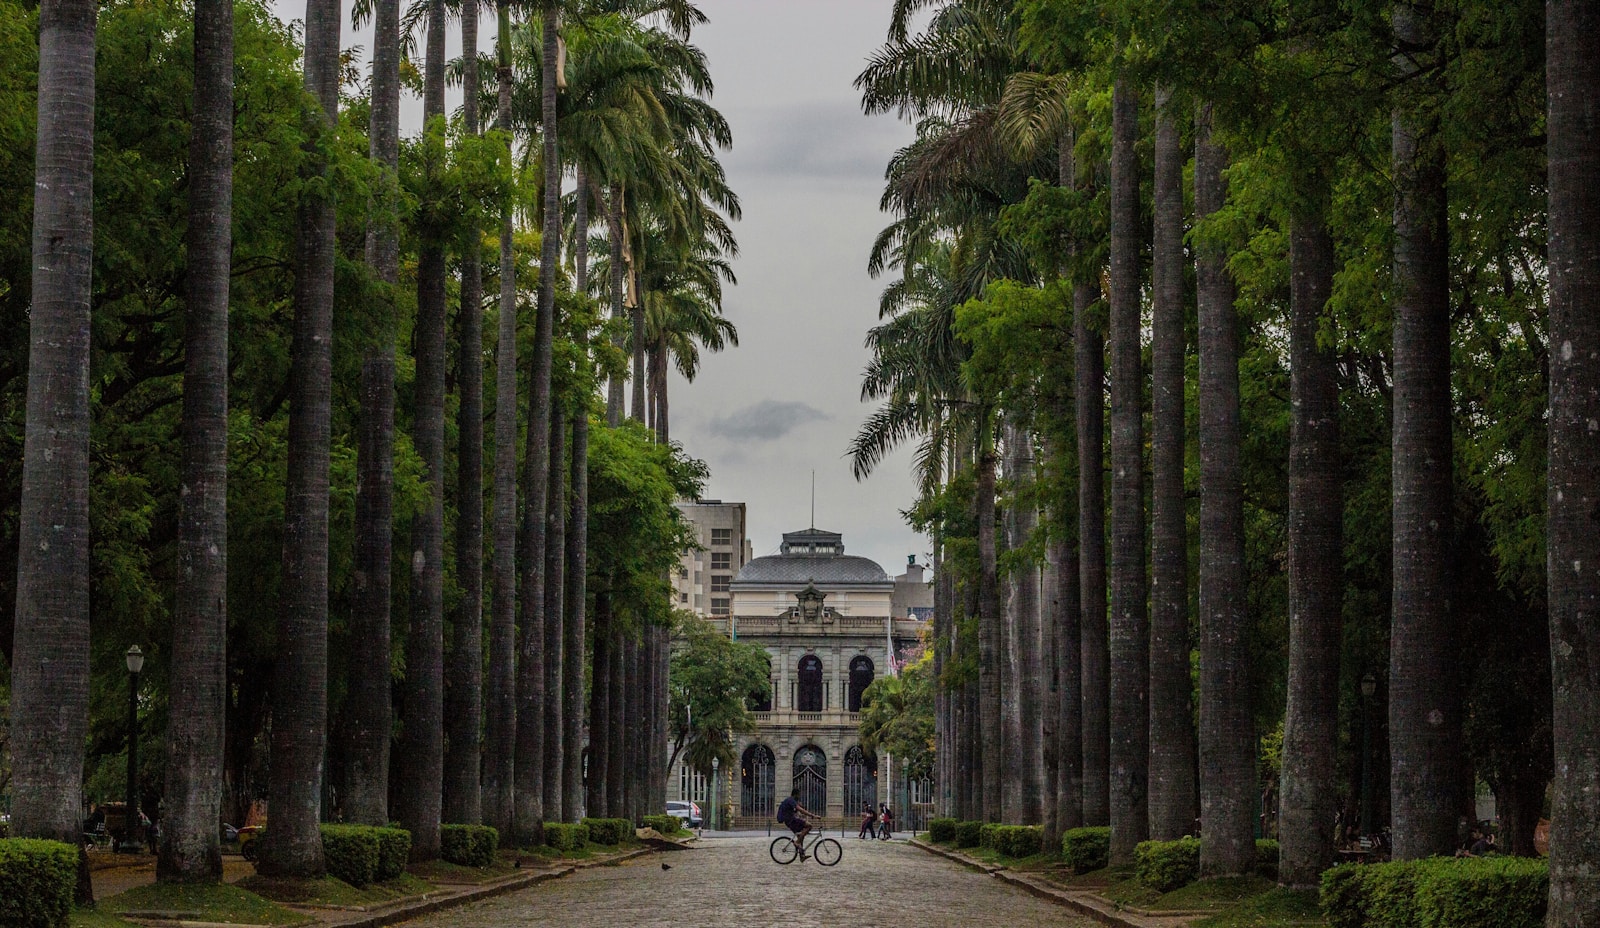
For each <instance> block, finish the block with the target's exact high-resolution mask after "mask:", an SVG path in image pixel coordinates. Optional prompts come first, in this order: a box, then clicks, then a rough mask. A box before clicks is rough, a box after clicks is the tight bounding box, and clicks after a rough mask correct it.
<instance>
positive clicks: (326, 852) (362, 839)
mask: <svg viewBox="0 0 1600 928" xmlns="http://www.w3.org/2000/svg"><path fill="white" fill-rule="evenodd" d="M321 831H322V857H323V860H324V862H325V863H326V864H327V867H328V875H329V876H334V877H338V878H339V879H341V880H344V881H345V882H346V883H349V884H350V885H351V886H355V887H357V888H360V887H362V886H365V885H367V884H368V883H371V882H372V881H373V880H374V879H376V877H377V875H378V834H377V832H378V829H376V828H373V827H371V826H368V825H323V826H322V828H321Z"/></svg>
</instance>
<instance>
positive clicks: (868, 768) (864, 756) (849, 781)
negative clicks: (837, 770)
mask: <svg viewBox="0 0 1600 928" xmlns="http://www.w3.org/2000/svg"><path fill="white" fill-rule="evenodd" d="M877 768H878V761H877V758H875V757H873V756H872V755H869V754H868V753H867V752H866V751H863V750H862V749H861V746H860V745H856V746H855V747H853V748H851V749H850V750H848V751H846V752H844V814H845V815H847V816H850V815H855V814H856V813H858V812H860V811H861V807H862V806H872V807H873V808H877V806H878V775H877Z"/></svg>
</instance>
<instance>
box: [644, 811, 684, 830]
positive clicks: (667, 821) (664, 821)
mask: <svg viewBox="0 0 1600 928" xmlns="http://www.w3.org/2000/svg"><path fill="white" fill-rule="evenodd" d="M644 827H646V828H654V829H655V830H656V831H658V832H660V833H661V834H664V835H675V834H677V833H679V832H681V831H683V830H684V828H683V823H682V822H680V821H678V817H677V816H676V815H646V816H645V817H644Z"/></svg>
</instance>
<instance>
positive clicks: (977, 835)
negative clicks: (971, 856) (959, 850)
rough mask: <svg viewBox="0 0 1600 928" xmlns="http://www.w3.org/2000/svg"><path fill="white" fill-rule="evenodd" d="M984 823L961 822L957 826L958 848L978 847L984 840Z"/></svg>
mask: <svg viewBox="0 0 1600 928" xmlns="http://www.w3.org/2000/svg"><path fill="white" fill-rule="evenodd" d="M983 825H984V823H983V822H961V823H960V824H958V825H956V847H977V846H978V845H979V842H981V841H982V840H983Z"/></svg>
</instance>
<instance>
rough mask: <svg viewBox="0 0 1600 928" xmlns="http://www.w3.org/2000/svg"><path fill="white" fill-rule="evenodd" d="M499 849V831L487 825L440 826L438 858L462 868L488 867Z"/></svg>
mask: <svg viewBox="0 0 1600 928" xmlns="http://www.w3.org/2000/svg"><path fill="white" fill-rule="evenodd" d="M499 847H500V831H499V829H496V828H493V827H491V826H489V825H440V826H439V856H440V857H441V858H443V860H444V861H445V862H446V863H451V864H460V865H461V866H463V867H488V866H491V865H492V864H493V863H494V852H495V850H496V849H497V848H499Z"/></svg>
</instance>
